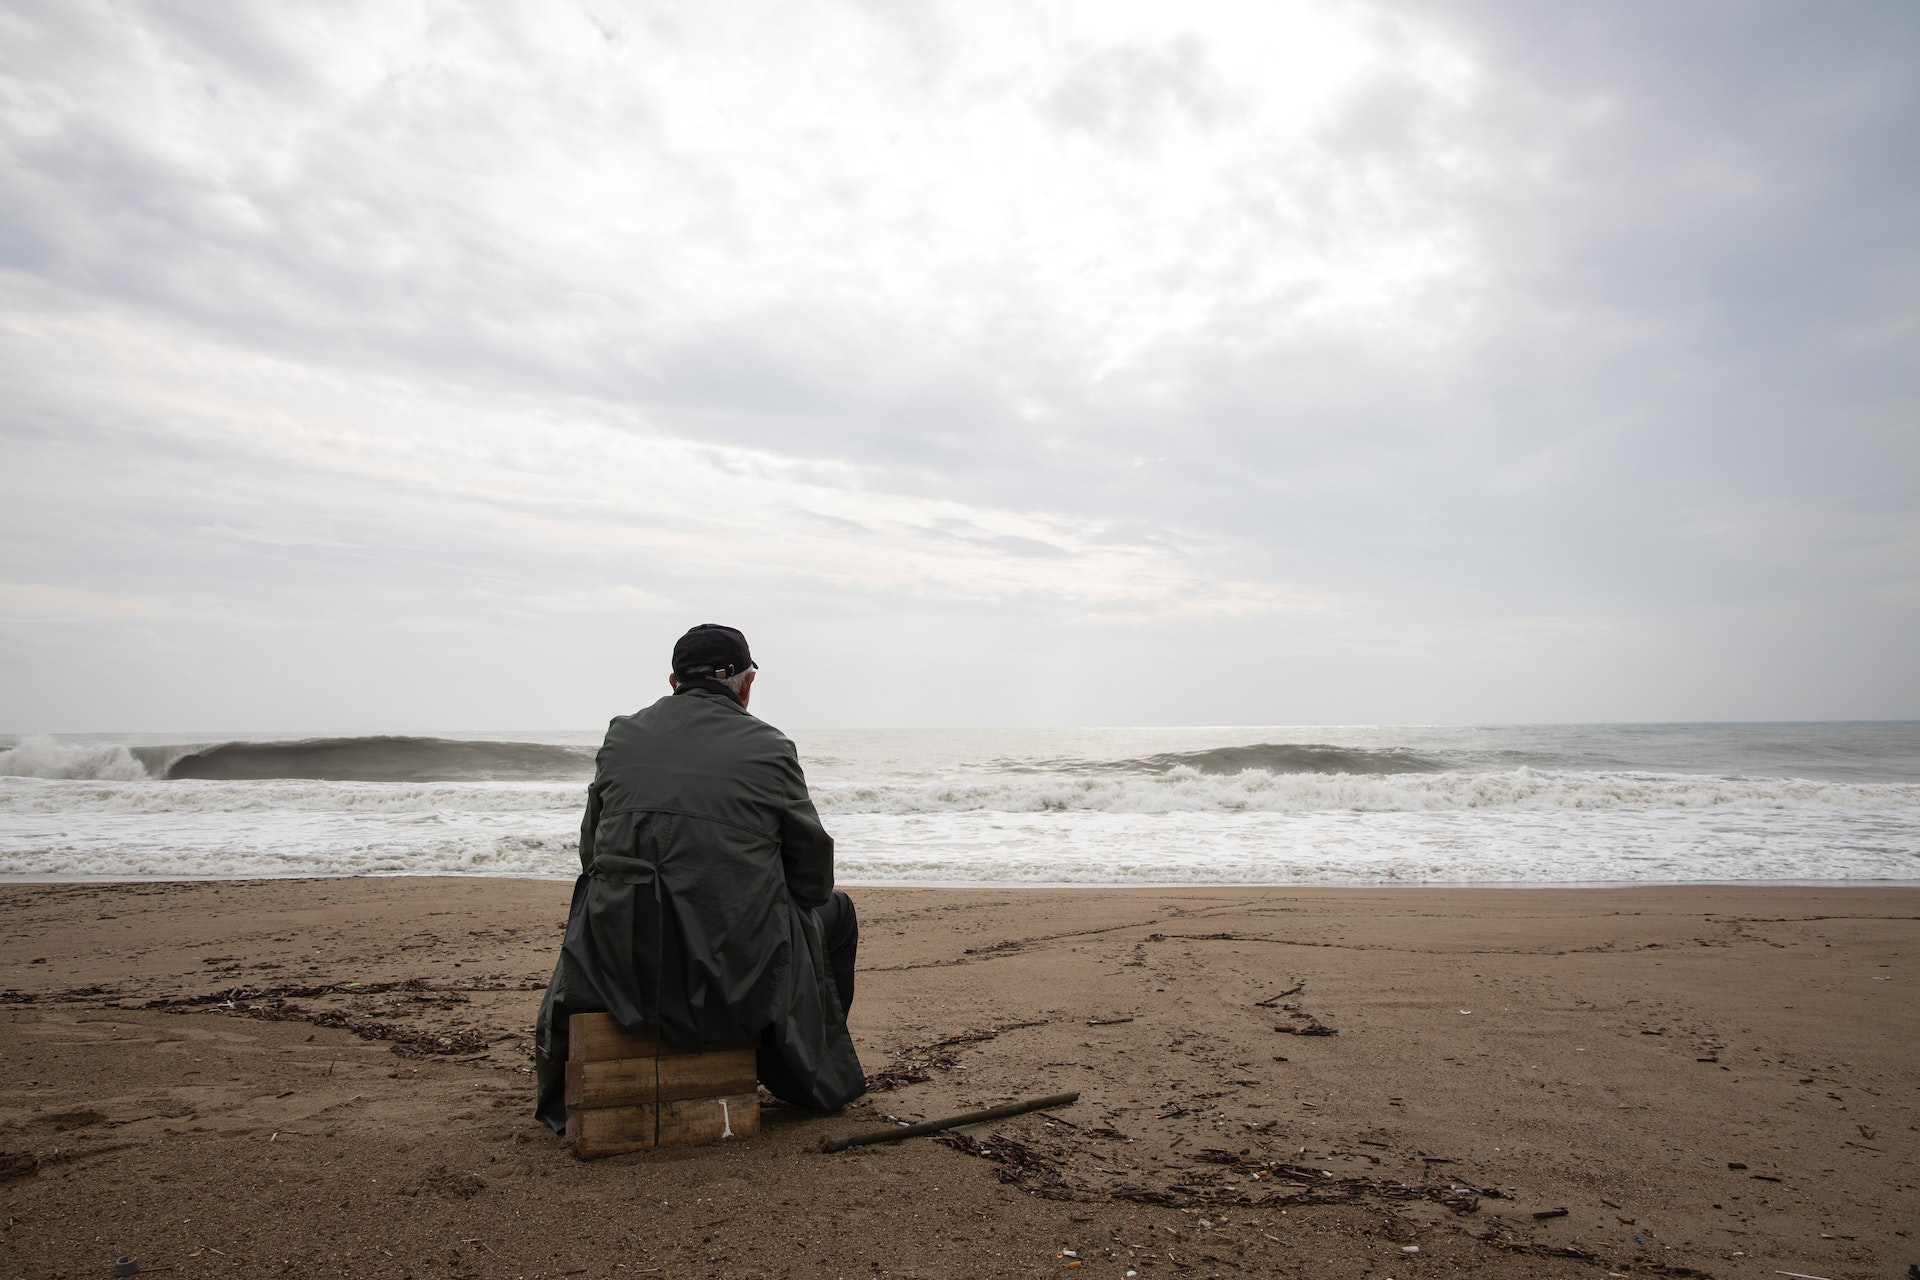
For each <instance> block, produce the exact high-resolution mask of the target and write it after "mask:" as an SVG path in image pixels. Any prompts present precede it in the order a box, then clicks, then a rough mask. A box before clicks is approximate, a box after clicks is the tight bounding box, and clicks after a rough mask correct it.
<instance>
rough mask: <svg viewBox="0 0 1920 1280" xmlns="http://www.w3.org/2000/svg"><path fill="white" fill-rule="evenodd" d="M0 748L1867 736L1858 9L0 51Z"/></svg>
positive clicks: (1898, 663)
mask: <svg viewBox="0 0 1920 1280" xmlns="http://www.w3.org/2000/svg"><path fill="white" fill-rule="evenodd" d="M0 379H3V383H0V385H4V396H3V397H0V441H3V443H0V449H4V467H0V547H3V548H4V550H3V552H0V556H3V559H0V729H5V730H14V731H32V730H56V731H59V730H65V731H81V730H120V729H125V730H156V731H157V730H215V729H218V730H255V731H281V730H285V731H367V730H431V729H436V728H439V729H455V728H468V729H479V728H489V727H581V728H586V727H591V726H593V725H596V724H599V723H602V722H604V720H605V719H606V717H607V716H609V715H611V714H615V713H617V712H621V711H625V710H630V709H632V708H633V707H634V706H637V705H640V704H642V703H643V702H646V701H650V700H651V699H652V698H653V697H654V696H655V695H656V693H657V692H659V691H661V690H662V689H663V687H664V674H665V671H666V666H667V662H666V657H667V652H668V649H669V648H670V646H671V644H672V641H673V638H674V637H675V636H676V635H678V634H679V632H680V631H682V630H684V629H685V627H686V626H688V625H689V624H691V623H694V622H702V621H720V622H726V623H730V624H732V625H736V626H739V627H742V628H744V629H745V630H746V632H747V634H748V636H749V638H750V639H751V641H752V643H753V646H754V650H755V655H756V656H757V657H759V658H760V660H761V663H762V667H763V671H762V682H761V685H760V687H759V690H758V701H756V704H755V709H756V710H758V711H762V712H763V714H765V715H766V716H767V717H768V718H769V719H772V720H774V721H775V722H776V723H779V724H782V725H785V726H788V727H793V728H799V729H804V728H808V727H821V728H824V727H834V726H869V725H872V726H879V725H928V726H931V725H950V724H951V725H983V724H984V725H993V724H1008V725H1019V724H1154V723H1159V724H1180V723H1197V724H1214V723H1219V724H1236V723H1237V724H1276V723H1279V724H1302V723H1355V722H1383V723H1405V722H1434V721H1515V720H1525V721H1562V720H1676V719H1773V718H1829V717H1832V718H1856V717H1861V718H1881V717H1920V6H1916V5H1914V4H1912V3H1910V2H1909V0H1884V2H1882V3H1857V4H1845V5H1810V4H1805V3H1766V2H1764V0H1740V2H1739V3H1689V4H1686V5H1679V6H1676V5H1668V4H1657V3H1652V2H1651V0H1648V2H1645V3H1609V4H1539V3H1535V2H1533V0H1514V2H1513V3H1447V4H1435V3H1430V2H1429V0H1418V2H1415V0H1407V2H1406V3H1384V4H1369V3H1315V4H1290V3H1284V2H1282V0H1258V2H1255V0H1243V2H1240V3H1226V4H1211V3H1195V2H1194V0H1182V2H1181V3H1179V4H1171V3H1164V2H1163V3H1153V4H1129V3H1119V2H1116V0H1091V2H1089V3H1086V4H1070V3H1065V4H1062V3H1038V4H1036V3H1026V2H1023V3H1017V4H998V3H992V2H990V0H964V2H956V3H952V4H924V3H910V2H905V0H901V2H895V0H866V2H855V3H845V4H834V3H792V2H791V0H783V2H781V3H763V4H761V3H740V4H724V5H715V4H690V3H689V4H680V5H672V4H631V5H629V4H620V3H616V2H614V0H606V2H602V0H591V2H590V3H586V4H574V3H568V2H566V0H560V2H552V0H547V2H542V3H526V4H518V5H516V4H509V3H500V2H497V0H489V3H486V4H472V5H454V4H439V3H408V2H407V0H373V2H370V3H365V4H350V3H328V4H324V5H284V4H273V3H266V2H264V0H263V2H262V3H257V4H223V3H213V2H211V0H178V2H177V3H137V2H131V0H113V2H105V0H102V2H92V0H45V2H43V3H40V2H33V0H10V3H8V4H6V5H5V6H4V7H0Z"/></svg>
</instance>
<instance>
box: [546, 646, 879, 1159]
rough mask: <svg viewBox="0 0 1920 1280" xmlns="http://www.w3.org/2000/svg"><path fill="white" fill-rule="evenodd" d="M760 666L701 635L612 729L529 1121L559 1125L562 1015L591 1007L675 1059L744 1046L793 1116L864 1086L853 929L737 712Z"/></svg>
mask: <svg viewBox="0 0 1920 1280" xmlns="http://www.w3.org/2000/svg"><path fill="white" fill-rule="evenodd" d="M758 667H759V664H758V663H756V662H755V661H754V660H753V655H752V654H751V653H750V652H749V651H748V649H747V639H746V637H745V636H743V635H741V634H740V632H738V631H736V630H734V629H733V628H732V627H722V626H718V625H716V624H713V623H706V624H703V625H701V626H697V627H695V628H693V629H692V630H691V631H689V632H687V634H686V635H684V636H682V637H680V641H679V643H677V644H675V645H674V647H673V674H672V675H671V676H669V677H668V678H667V684H668V687H670V688H671V689H672V690H673V693H672V694H671V696H669V697H665V698H662V699H660V700H659V701H658V702H656V703H654V704H653V705H652V706H650V707H647V708H645V709H644V710H642V711H638V712H635V713H634V714H633V715H630V716H619V717H616V718H615V719H614V720H613V722H612V723H611V724H610V725H608V727H607V739H606V743H605V744H604V745H603V746H602V747H601V748H600V754H599V755H598V757H596V760H595V769H594V777H593V785H592V786H591V787H589V788H588V790H587V812H586V817H585V819H584V820H583V821H582V822H581V824H580V865H581V870H582V874H581V876H580V878H579V879H578V880H577V881H575V882H574V887H573V906H572V908H571V910H570V912H569V914H568V918H567V934H566V941H565V942H564V943H563V944H562V945H561V948H560V961H559V963H558V964H557V965H556V966H555V967H554V970H553V980H552V981H551V982H550V983H549V984H548V986H547V997H546V999H545V1000H544V1001H543V1002H542V1003H541V1005H540V1019H539V1023H538V1025H537V1027H536V1031H535V1051H534V1062H535V1067H536V1071H537V1080H538V1087H539V1094H538V1099H537V1102H536V1106H535V1114H536V1115H537V1116H538V1117H539V1118H540V1119H541V1120H544V1121H545V1122H546V1123H547V1124H548V1125H550V1126H552V1128H553V1129H554V1130H555V1131H556V1132H561V1133H564V1132H565V1131H566V1123H567V1119H566V1117H567V1111H566V1097H565V1089H566V1060H567V1018H568V1016H569V1015H571V1014H575V1013H584V1012H588V1011H593V1010H604V1011H605V1012H607V1013H608V1014H610V1015H612V1017H613V1019H614V1021H615V1022H617V1023H618V1024H619V1025H620V1027H621V1029H622V1030H625V1031H628V1032H631V1033H633V1034H636V1035H641V1036H645V1037H648V1038H649V1039H653V1040H656V1041H658V1042H659V1043H660V1044H661V1045H662V1046H665V1047H670V1048H673V1049H676V1050H680V1051H685V1052H704V1051H705V1050H706V1049H708V1048H709V1047H715V1046H720V1045H731V1044H745V1043H752V1044H757V1045H758V1046H759V1052H758V1058H759V1062H758V1068H759V1076H760V1082H761V1083H762V1084H764V1085H766V1087H767V1088H768V1089H769V1090H771V1091H772V1092H773V1094H774V1095H775V1096H776V1097H779V1098H783V1099H785V1100H786V1101H788V1102H790V1103H792V1104H794V1105H795V1106H800V1107H807V1108H812V1109H816V1110H820V1111H833V1110H837V1109H838V1108H840V1107H842V1106H845V1105H846V1104H847V1103H849V1102H851V1101H853V1100H854V1099H855V1098H857V1097H859V1096H860V1095H861V1093H863V1092H864V1091H865V1090H866V1078H865V1076H864V1075H863V1074H862V1072H861V1069H860V1060H859V1059H858V1058H857V1057H855V1056H854V1051H853V1041H852V1040H851V1039H850V1038H849V1037H848V1035H847V1021H846V1009H847V1006H848V1005H849V1004H851V1003H852V1001H853V961H854V951H855V948H856V947H857V945H858V943H859V925H858V923H857V921H856V919H855V917H854V911H853V903H852V902H851V901H850V900H849V899H848V897H847V895H846V894H844V893H841V892H839V891H838V890H836V889H835V888H834V887H833V837H832V836H830V835H828V834H827V833H826V830H825V829H824V828H822V827H821V825H820V815H819V814H818V813H817V812H816V811H815V810H814V807H813V801H812V800H811V799H810V798H809V797H808V795H807V780H806V778H805V777H804V776H803V775H802V774H801V772H800V759H799V756H798V755H797V754H796V753H795V751H794V748H793V743H792V742H790V741H789V740H788V739H787V738H786V737H785V736H784V735H783V734H781V733H780V731H779V730H777V729H775V728H774V727H773V726H772V725H769V724H767V723H766V722H765V721H763V720H761V719H759V718H758V717H756V716H753V715H751V714H749V713H748V711H747V702H748V700H749V699H750V698H751V696H752V693H753V680H754V674H755V672H756V671H757V670H758Z"/></svg>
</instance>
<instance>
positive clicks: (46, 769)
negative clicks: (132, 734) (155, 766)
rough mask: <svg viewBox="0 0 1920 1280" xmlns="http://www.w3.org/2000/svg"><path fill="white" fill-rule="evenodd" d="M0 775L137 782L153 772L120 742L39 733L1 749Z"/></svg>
mask: <svg viewBox="0 0 1920 1280" xmlns="http://www.w3.org/2000/svg"><path fill="white" fill-rule="evenodd" d="M0 776H4V777H9V778H66V779H91V780H94V781H100V782H136V781H138V780H140V779H142V778H146V777H150V776H151V775H150V774H149V773H148V772H147V767H146V765H144V764H142V763H141V762H140V761H139V760H138V759H137V758H136V757H135V756H134V754H133V753H132V752H131V751H129V750H127V749H126V748H125V747H123V746H121V745H120V744H119V743H117V742H56V741H55V740H53V739H52V738H49V737H47V736H45V735H44V734H39V735H35V736H34V737H31V738H27V739H25V740H24V741H22V742H20V743H18V744H17V745H15V746H11V747H8V748H7V749H6V750H5V751H0Z"/></svg>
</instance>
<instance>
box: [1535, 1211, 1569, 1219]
mask: <svg viewBox="0 0 1920 1280" xmlns="http://www.w3.org/2000/svg"><path fill="white" fill-rule="evenodd" d="M1533 1216H1534V1217H1536V1218H1564V1217H1566V1216H1567V1210H1565V1209H1542V1210H1541V1211H1540V1212H1538V1213H1536V1214H1534V1215H1533Z"/></svg>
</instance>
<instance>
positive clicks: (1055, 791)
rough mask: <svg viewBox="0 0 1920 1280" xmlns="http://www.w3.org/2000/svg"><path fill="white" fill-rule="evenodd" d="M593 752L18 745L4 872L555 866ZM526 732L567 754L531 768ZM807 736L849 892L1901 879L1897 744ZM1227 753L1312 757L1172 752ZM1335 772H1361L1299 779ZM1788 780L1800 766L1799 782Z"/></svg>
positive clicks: (1918, 787)
mask: <svg viewBox="0 0 1920 1280" xmlns="http://www.w3.org/2000/svg"><path fill="white" fill-rule="evenodd" d="M1236 738H1237V740H1238V742H1239V743H1240V744H1241V745H1238V746H1236V745H1235V741H1236ZM595 740H596V735H591V734H580V735H549V736H548V737H547V738H546V739H540V738H538V737H537V736H535V737H529V738H528V739H526V740H525V741H524V742H522V741H520V740H509V741H498V740H493V739H479V738H475V739H473V740H472V741H470V742H469V741H466V740H461V741H455V740H451V739H332V740H317V741H315V740H307V741H302V742H297V743H290V744H289V743H281V744H266V749H263V750H254V749H252V748H251V746H250V745H248V744H239V745H240V746H242V747H245V748H246V749H241V750H227V751H223V752H222V754H221V756H220V767H221V768H223V769H227V770H228V771H229V772H232V771H235V770H242V769H252V768H255V767H257V766H258V765H259V763H260V762H262V761H264V762H267V763H268V764H271V765H275V766H278V765H281V764H286V765H288V766H289V767H299V768H308V767H310V766H313V765H314V763H315V761H316V760H318V761H319V762H320V763H321V764H323V765H324V766H325V767H327V768H334V767H337V766H341V765H342V762H343V761H344V764H345V766H346V767H351V768H353V769H359V770H366V769H379V770H395V771H404V770H439V771H446V770H450V769H452V770H458V769H468V770H471V771H474V772H476V773H478V774H480V775H481V776H468V775H463V774H458V773H457V772H456V776H459V777H466V780H461V781H436V782H408V781H357V782H347V781H324V780H313V779H307V778H289V777H284V776H279V777H264V778H259V779H249V778H245V777H222V778H205V779H180V778H176V779H171V780H166V779H161V778H158V777H152V776H149V775H148V769H149V768H151V769H153V770H154V771H155V772H165V770H166V768H167V764H168V762H169V761H175V760H178V759H182V758H185V753H192V752H198V753H200V754H202V755H204V754H206V749H204V748H193V747H185V746H180V745H179V743H180V741H181V740H180V739H177V738H173V739H165V740H157V739H155V740H149V741H147V742H144V743H136V744H134V745H133V746H132V747H131V749H130V748H129V746H128V745H123V744H119V743H114V742H104V741H81V742H74V741H53V740H50V739H46V738H33V739H27V740H25V741H22V742H20V743H18V744H17V745H15V746H14V747H12V748H10V749H7V750H5V751H4V752H0V773H5V774H8V775H11V776H5V777H0V876H6V877H31V878H49V877H130V876H131V877H144V876H155V877H165V876H314V875H356V874H403V873H404V874H463V875H517V876H542V877H569V876H572V875H574V874H575V873H576V872H577V871H578V868H579V858H578V853H577V851H576V843H577V840H578V831H579V821H580V809H581V805H582V802H583V800H584V798H585V782H586V779H585V777H584V776H577V777H576V776H572V774H571V773H570V771H573V770H575V768H576V758H577V761H585V762H590V758H591V757H590V752H591V747H592V745H593V743H594V741H595ZM541 742H544V743H545V744H546V745H547V746H549V747H556V748H559V749H557V750H548V751H525V750H521V749H520V748H521V747H523V746H525V745H526V743H536V744H537V743H541ZM1247 742H1253V743H1254V744H1256V745H1254V746H1251V747H1248V746H1246V745H1245V744H1246V743H1247ZM1288 742H1292V743H1296V744H1297V743H1309V744H1325V743H1333V744H1334V745H1333V746H1324V745H1321V746H1304V747H1303V746H1286V745H1284V744H1285V743H1288ZM1261 744H1264V745H1261ZM1275 744H1281V745H1275ZM1408 744H1411V745H1408ZM230 745H231V744H230ZM801 745H802V755H803V759H804V760H806V762H807V764H808V766H809V774H810V776H811V777H812V779H813V792H814V796H815V798H816V800H817V801H818V803H819V806H820V809H821V811H822V814H823V817H824V818H825V820H826V823H827V826H828V828H829V829H830V830H831V831H832V832H833V833H834V835H835V837H836V838H837V840H838V844H839V856H838V862H839V873H840V877H841V878H842V879H843V880H845V881H847V882H849V883H905V884H913V883H920V884H962V883H971V884H1274V885H1292V884H1381V883H1384V884H1395V883H1399V884H1407V883H1440V884H1473V883H1489V882H1494V883H1499V882H1508V883H1536V884H1539V883H1581V882H1628V883H1659V882H1674V881H1699V880H1714V881H1767V880H1873V881H1899V882H1908V883H1911V882H1915V881H1920V781H1916V779H1920V728H1916V727H1914V726H1865V727H1860V726H1847V725H1837V726H1811V727H1807V728H1805V729H1791V730H1790V731H1789V729H1787V728H1781V727H1777V726H1771V727H1728V728H1716V727H1713V726H1704V727H1703V726H1680V727H1673V728H1669V727H1661V726H1651V727H1649V726H1630V727H1624V728H1622V727H1607V726H1600V727H1591V726H1589V727H1582V726H1569V727H1564V728H1538V727H1533V728H1524V729H1517V730H1459V731H1451V730H1434V729H1426V730H1409V729H1370V730H1353V731H1336V730H1327V729H1314V730H1287V731H1274V730H1266V731H1254V732H1249V731H1241V732H1240V733H1239V734H1238V735H1235V734H1232V733H1230V732H1229V731H1221V730H1201V729H1184V730H1165V731H1159V730H1124V731H1123V730H1099V731H1094V730H1076V731H1044V732H1043V731H1034V732H1032V733H1028V732H1026V731H992V732H987V731H978V732H974V731H969V732H965V733H961V732H955V733H951V734H938V733H928V734H908V733H904V732H903V733H894V734H869V735H860V734H841V735H835V736H831V737H828V738H825V739H823V740H821V741H819V742H816V743H813V744H809V743H807V742H805V741H803V742H802V744H801ZM1169 753H1172V754H1169ZM1241 759H1254V760H1259V761H1263V762H1265V761H1281V762H1292V761H1297V762H1301V763H1302V765H1303V768H1302V770H1301V771H1290V770H1288V769H1284V768H1276V769H1268V768H1252V769H1247V770H1244V771H1242V772H1238V773H1222V772H1217V771H1216V772H1203V771H1201V770H1200V769H1197V768H1195V767H1192V765H1191V764H1190V763H1179V762H1180V761H1189V762H1199V763H1201V764H1203V765H1204V766H1206V767H1210V768H1214V769H1218V768H1219V767H1220V766H1221V765H1222V763H1223V762H1226V763H1228V764H1231V763H1234V762H1238V761H1239V760H1241ZM1542 760H1545V761H1552V762H1555V763H1553V764H1552V765H1550V766H1544V765H1541V764H1539V763H1538V762H1539V761H1542ZM1569 760H1572V761H1578V762H1579V763H1577V764H1573V765H1566V764H1564V763H1561V762H1565V761H1569ZM143 761H145V762H146V767H143V763H142V762H143ZM1102 761H1107V762H1110V763H1100V762H1102ZM1329 761H1332V762H1333V763H1335V764H1343V763H1345V762H1347V761H1352V762H1354V763H1355V765H1356V768H1358V769H1360V770H1361V771H1356V772H1344V773H1343V772H1309V771H1305V769H1309V768H1325V767H1327V766H1328V763H1329ZM1648 761H1654V762H1658V764H1660V765H1664V766H1666V767H1654V768H1648V767H1645V765H1646V764H1647V762H1648ZM1615 762H1618V763H1619V765H1625V766H1627V767H1617V766H1616V763H1615ZM1635 764H1639V765H1641V766H1642V767H1638V768H1635V767H1632V766H1633V765H1635ZM583 767H587V768H590V763H587V764H585V765H584V766H583ZM1802 767H1809V768H1811V769H1812V770H1813V776H1812V777H1808V776H1791V775H1792V772H1793V771H1794V770H1797V769H1800V768H1802ZM1398 769H1405V770H1410V771H1400V772H1396V771H1393V770H1398ZM516 770H517V771H519V772H518V773H516V772H514V771H516ZM492 777H517V778H520V779H522V780H512V781H507V780H501V781H495V780H490V778H492ZM527 778H532V779H533V780H525V779H527ZM543 778H548V779H554V780H540V779H543Z"/></svg>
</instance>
